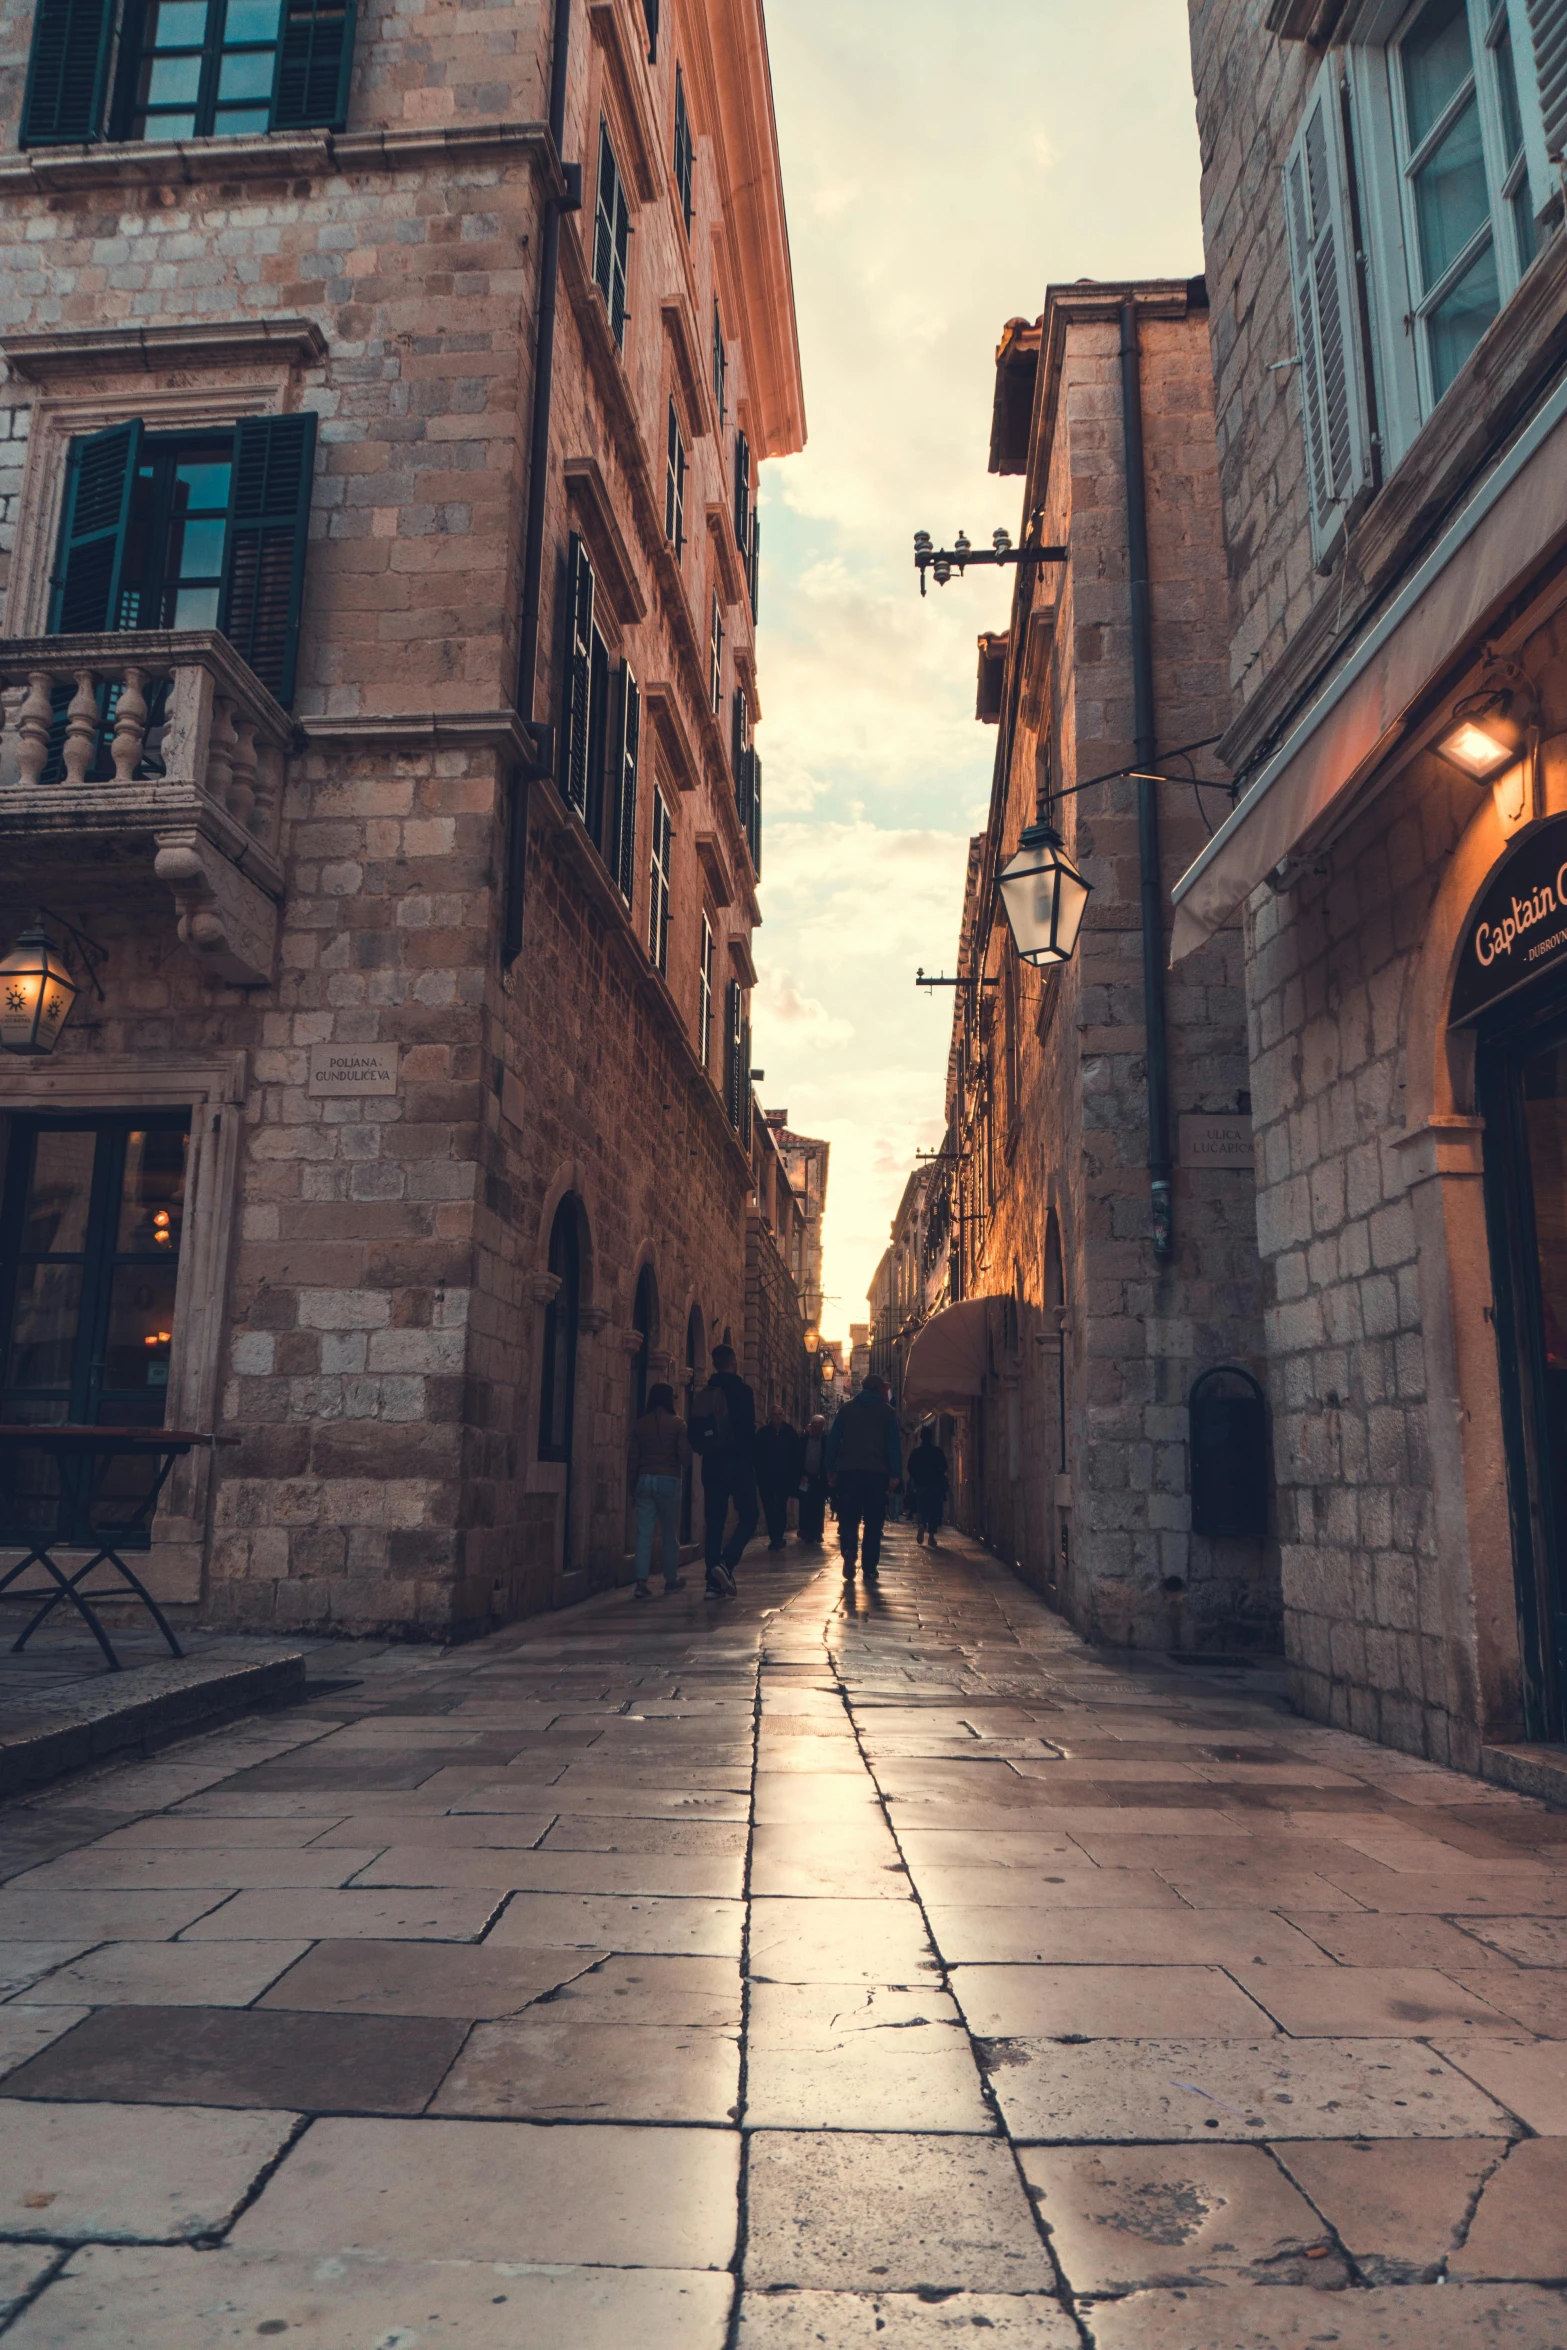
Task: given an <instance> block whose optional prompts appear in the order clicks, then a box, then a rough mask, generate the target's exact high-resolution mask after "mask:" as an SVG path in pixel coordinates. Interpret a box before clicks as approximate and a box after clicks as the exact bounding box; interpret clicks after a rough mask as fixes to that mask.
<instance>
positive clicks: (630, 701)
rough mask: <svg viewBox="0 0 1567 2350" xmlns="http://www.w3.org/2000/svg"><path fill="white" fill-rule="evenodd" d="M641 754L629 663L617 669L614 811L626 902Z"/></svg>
mask: <svg viewBox="0 0 1567 2350" xmlns="http://www.w3.org/2000/svg"><path fill="white" fill-rule="evenodd" d="M641 753H642V694H641V691H640V689H639V687H638V685H637V681H636V679H635V678H634V677H633V676H632V674H631V668H630V664H629V663H627V662H622V664H621V670H620V756H619V771H620V772H619V786H620V789H619V801H618V805H617V808H616V811H615V823H616V831H617V838H616V843H615V849H616V855H615V866H616V873H615V878H616V880H617V882H618V883H619V885H620V894H621V896H622V897H623V898H624V899H625V901H626V903H627V905H628V906H629V905H630V903H631V897H632V892H633V890H634V889H635V887H636V853H637V772H638V768H639V766H640V763H641Z"/></svg>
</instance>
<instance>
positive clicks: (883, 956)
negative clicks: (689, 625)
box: [752, 0, 1202, 1336]
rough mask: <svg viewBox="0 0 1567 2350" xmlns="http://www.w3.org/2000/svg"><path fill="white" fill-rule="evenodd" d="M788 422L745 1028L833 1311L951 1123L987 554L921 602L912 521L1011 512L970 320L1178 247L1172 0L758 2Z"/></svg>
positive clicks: (779, 495)
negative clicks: (797, 402)
mask: <svg viewBox="0 0 1567 2350" xmlns="http://www.w3.org/2000/svg"><path fill="white" fill-rule="evenodd" d="M768 41H769V45H770V48H771V54H772V68H773V88H774V98H775V103H776V106H777V112H778V133H779V141H780V145H781V148H782V153H783V176H784V193H785V197H786V199H787V203H788V208H789V237H790V247H791V251H792V256H793V263H794V288H795V302H796V307H797V311H798V316H799V326H800V346H801V356H802V360H803V363H804V372H805V406H806V418H807V426H808V439H807V445H806V447H805V449H804V451H803V452H802V453H801V454H800V455H799V456H797V457H787V458H781V459H778V460H776V461H774V462H772V463H769V464H768V465H766V466H764V467H763V470H762V491H761V499H762V590H761V620H760V627H759V645H758V665H759V669H760V676H761V702H762V711H763V718H762V723H761V725H760V726H759V728H758V730H757V748H758V750H759V752H760V753H761V757H762V763H763V774H764V812H765V836H764V844H763V879H762V890H761V903H762V929H761V930H760V932H759V933H758V935H757V938H756V941H755V953H756V961H757V968H758V973H759V985H758V987H757V990H756V992H755V995H754V998H753V1002H752V1030H753V1034H752V1044H753V1052H752V1058H753V1060H754V1062H755V1064H756V1066H757V1067H758V1068H760V1069H763V1070H765V1072H766V1076H765V1080H764V1081H763V1082H760V1083H759V1084H758V1086H757V1091H758V1093H759V1094H760V1095H761V1097H762V1100H763V1102H764V1103H765V1105H766V1106H767V1107H768V1108H769V1109H787V1111H788V1113H789V1122H790V1124H791V1126H793V1127H794V1128H795V1129H796V1130H797V1131H799V1132H802V1133H806V1134H817V1135H825V1136H826V1137H827V1138H828V1140H829V1141H830V1142H831V1144H832V1161H831V1174H830V1183H829V1190H828V1200H827V1224H826V1268H825V1273H824V1281H823V1286H824V1288H825V1291H826V1293H827V1303H826V1304H825V1305H824V1308H823V1313H822V1322H823V1327H824V1328H825V1330H826V1331H827V1332H828V1333H829V1335H834V1336H841V1335H846V1333H847V1330H848V1326H849V1324H850V1323H851V1322H858V1321H863V1320H865V1318H866V1310H867V1309H866V1305H865V1293H866V1289H867V1287H868V1285H869V1282H870V1279H871V1275H872V1274H873V1272H874V1271H875V1268H876V1264H877V1260H878V1259H879V1257H880V1256H881V1253H882V1251H883V1249H884V1248H885V1247H886V1245H887V1240H888V1230H889V1226H890V1223H891V1220H892V1216H893V1213H894V1211H895V1209H896V1207H897V1204H898V1198H899V1195H900V1193H901V1191H902V1189H903V1184H904V1181H905V1179H906V1177H907V1175H908V1172H909V1169H910V1167H911V1166H912V1164H913V1162H914V1154H915V1152H916V1150H919V1149H933V1148H934V1147H935V1146H936V1144H937V1143H938V1141H939V1139H940V1135H941V1130H942V1126H943V1123H944V1117H945V1110H944V1099H943V1094H944V1087H945V1082H946V1064H947V1039H948V1033H949V1029H950V1024H951V1017H952V995H951V990H950V989H938V990H936V991H935V992H934V993H926V992H923V991H920V990H917V989H916V987H915V985H914V974H915V971H916V969H917V968H918V967H919V966H920V965H923V966H924V968H925V969H926V970H927V971H946V972H951V971H952V970H953V969H954V968H955V963H954V955H955V951H956V944H957V928H958V921H959V917H960V914H961V910H962V902H963V875H964V867H965V861H966V855H967V843H968V840H969V837H970V835H971V834H973V833H975V832H977V831H979V830H981V829H982V828H983V825H984V822H985V811H986V806H987V802H988V799H989V794H990V773H991V762H992V759H993V756H994V751H995V741H996V737H995V733H994V731H993V729H991V728H989V727H984V726H980V725H978V724H976V722H975V719H974V680H975V662H976V654H975V643H974V640H975V638H976V636H977V635H978V634H979V632H980V631H981V630H982V629H989V628H1001V627H1005V625H1006V619H1007V611H1008V607H1009V604H1010V600H1011V589H1010V574H1009V573H995V572H991V573H986V572H975V573H971V574H970V575H969V577H968V578H967V579H966V580H963V581H961V582H960V581H953V582H952V584H951V585H949V586H948V587H946V588H945V589H938V588H936V587H932V588H931V591H930V594H929V596H928V598H927V599H926V600H925V601H924V602H923V603H922V602H921V600H920V596H919V590H918V585H917V582H916V578H915V573H914V567H913V537H914V533H915V531H916V530H919V529H925V530H929V531H931V532H932V533H933V535H934V536H935V538H936V542H937V544H938V545H950V544H951V542H952V539H953V537H954V536H955V534H956V533H957V531H958V530H959V529H966V530H967V532H968V534H969V536H970V538H971V539H973V540H974V541H975V543H976V544H980V545H983V544H984V543H986V542H987V541H988V540H989V538H990V534H991V532H992V530H993V529H994V528H995V526H996V524H997V523H1005V524H1006V526H1007V528H1008V529H1009V530H1010V531H1011V532H1012V535H1013V537H1014V538H1016V537H1018V536H1019V535H1020V516H1019V504H1020V484H1019V483H1018V482H1017V481H1016V480H1012V479H1005V480H1004V479H1001V478H993V477H992V476H991V475H990V474H989V472H988V471H987V459H988V455H989V446H990V408H991V394H992V388H993V385H994V380H995V347H996V343H997V341H998V339H999V337H1000V332H1001V328H1002V326H1003V324H1004V322H1005V321H1006V320H1007V319H1008V318H1012V317H1018V316H1026V317H1028V318H1035V317H1037V316H1038V315H1039V312H1040V310H1041V309H1042V307H1043V304H1044V290H1045V287H1046V286H1047V285H1048V284H1051V283H1056V282H1060V281H1061V280H1065V279H1072V278H1079V277H1096V278H1116V277H1150V276H1171V277H1189V276H1191V275H1192V274H1193V273H1194V272H1195V271H1197V270H1199V269H1200V268H1201V267H1202V238H1201V230H1200V223H1199V214H1198V189H1197V176H1198V160H1197V133H1196V124H1195V119H1194V111H1193V104H1192V91H1191V66H1190V58H1189V52H1188V49H1187V33H1186V11H1185V8H1184V6H1183V5H1182V4H1181V0H1094V4H1093V5H1092V6H1091V7H1089V8H1084V7H1082V5H1081V0H771V6H770V7H769V9H768Z"/></svg>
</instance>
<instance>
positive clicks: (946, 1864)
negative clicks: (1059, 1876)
mask: <svg viewBox="0 0 1567 2350" xmlns="http://www.w3.org/2000/svg"><path fill="white" fill-rule="evenodd" d="M898 1843H899V1845H900V1847H901V1849H902V1852H903V1856H904V1859H905V1860H906V1861H907V1862H908V1864H909V1867H910V1868H911V1869H912V1870H913V1872H914V1874H915V1876H916V1878H917V1877H918V1876H919V1875H920V1872H921V1870H922V1869H925V1868H938V1869H939V1868H987V1869H1016V1870H1021V1871H1023V1872H1025V1873H1030V1872H1032V1871H1034V1870H1043V1869H1047V1868H1050V1867H1051V1866H1053V1865H1054V1863H1055V1862H1057V1861H1062V1860H1066V1861H1072V1862H1075V1863H1077V1864H1079V1865H1081V1863H1082V1860H1083V1857H1084V1855H1083V1850H1082V1847H1081V1845H1078V1844H1075V1843H1074V1842H1073V1840H1072V1838H1071V1837H1070V1836H1058V1835H1055V1834H1052V1833H1050V1832H1049V1831H1041V1830H1039V1829H1035V1828H1024V1829H1019V1830H1018V1831H1017V1832H1016V1833H1015V1834H1012V1833H1008V1832H997V1831H996V1830H994V1829H990V1830H986V1831H982V1832H978V1833H975V1834H969V1833H967V1832H966V1831H964V1830H962V1829H958V1828H908V1827H900V1829H899V1831H898Z"/></svg>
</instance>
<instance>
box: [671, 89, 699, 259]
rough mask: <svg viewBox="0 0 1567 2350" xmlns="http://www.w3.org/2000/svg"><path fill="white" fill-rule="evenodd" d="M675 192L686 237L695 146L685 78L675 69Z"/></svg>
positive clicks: (692, 198)
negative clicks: (678, 199) (677, 196)
mask: <svg viewBox="0 0 1567 2350" xmlns="http://www.w3.org/2000/svg"><path fill="white" fill-rule="evenodd" d="M674 167H675V189H676V193H677V194H678V195H679V198H680V217H681V219H682V220H683V221H684V222H685V227H686V235H687V236H689V235H690V234H691V220H692V215H693V213H694V211H695V208H696V207H695V186H696V146H695V142H694V141H693V139H692V136H691V110H690V108H689V107H688V106H687V104H686V77H685V75H684V74H683V73H682V72H681V70H680V68H679V66H678V65H677V66H676V67H675V152H674Z"/></svg>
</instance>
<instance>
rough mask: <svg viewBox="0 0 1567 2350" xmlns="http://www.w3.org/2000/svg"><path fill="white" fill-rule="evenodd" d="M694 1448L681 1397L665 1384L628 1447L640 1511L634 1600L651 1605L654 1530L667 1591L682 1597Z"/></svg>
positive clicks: (652, 1393) (651, 1392)
mask: <svg viewBox="0 0 1567 2350" xmlns="http://www.w3.org/2000/svg"><path fill="white" fill-rule="evenodd" d="M690 1458H691V1447H690V1445H689V1443H688V1442H687V1441H686V1431H685V1423H684V1422H683V1421H682V1420H681V1419H680V1417H679V1415H678V1414H677V1413H676V1410H675V1391H674V1389H673V1388H672V1387H667V1386H665V1385H663V1384H662V1382H661V1383H660V1384H659V1385H657V1386H655V1387H650V1388H649V1389H648V1391H647V1410H646V1411H645V1412H644V1413H643V1414H642V1416H641V1418H640V1419H639V1420H634V1421H633V1422H632V1426H631V1435H630V1438H629V1439H628V1441H627V1445H626V1477H627V1481H628V1483H629V1484H630V1487H631V1493H632V1498H633V1500H634V1501H635V1503H636V1507H637V1559H636V1567H637V1579H636V1583H635V1585H634V1586H633V1589H632V1597H633V1598H634V1599H651V1597H652V1595H653V1594H652V1573H653V1528H654V1526H655V1525H656V1526H657V1527H658V1531H659V1552H660V1557H661V1561H662V1564H663V1569H664V1589H665V1591H666V1592H669V1591H680V1590H683V1589H684V1587H685V1577H684V1576H683V1575H682V1574H681V1572H680V1496H681V1493H682V1491H683V1490H684V1485H685V1468H686V1463H687V1462H688V1461H689V1460H690Z"/></svg>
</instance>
